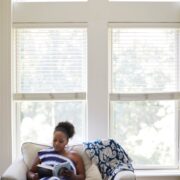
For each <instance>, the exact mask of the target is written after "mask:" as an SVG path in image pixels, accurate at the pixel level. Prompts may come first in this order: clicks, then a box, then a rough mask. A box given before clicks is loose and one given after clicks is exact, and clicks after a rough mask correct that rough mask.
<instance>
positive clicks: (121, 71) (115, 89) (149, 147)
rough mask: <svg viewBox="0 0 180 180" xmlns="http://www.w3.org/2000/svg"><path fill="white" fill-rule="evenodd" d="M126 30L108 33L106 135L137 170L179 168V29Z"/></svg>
mask: <svg viewBox="0 0 180 180" xmlns="http://www.w3.org/2000/svg"><path fill="white" fill-rule="evenodd" d="M130 26H132V25H131V24H130V25H129V27H128V26H126V27H116V26H113V25H112V27H111V29H110V35H111V36H110V37H111V88H110V135H111V137H113V138H115V139H116V140H117V141H119V142H120V143H121V144H123V146H124V147H126V148H127V149H128V152H129V153H130V155H131V157H132V158H133V160H134V164H135V165H136V167H141V168H142V167H143V168H145V167H148V168H161V167H163V168H165V167H171V168H172V167H177V166H178V151H177V150H178V148H177V147H178V139H177V136H178V126H177V121H178V114H179V112H178V110H179V108H178V107H179V104H178V103H179V102H178V99H179V96H180V94H179V90H180V89H179V85H180V84H179V83H180V81H179V77H180V76H179V70H180V69H179V62H180V59H179V45H180V44H179V43H180V42H179V38H180V33H179V29H177V28H173V27H172V28H163V27H153V26H152V27H146V28H145V27H144V28H142V27H130Z"/></svg>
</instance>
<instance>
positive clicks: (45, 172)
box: [37, 162, 71, 178]
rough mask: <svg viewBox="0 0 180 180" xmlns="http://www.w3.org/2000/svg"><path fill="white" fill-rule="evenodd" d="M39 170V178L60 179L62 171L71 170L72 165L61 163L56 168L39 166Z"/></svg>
mask: <svg viewBox="0 0 180 180" xmlns="http://www.w3.org/2000/svg"><path fill="white" fill-rule="evenodd" d="M37 170H38V174H39V178H42V177H52V176H57V177H60V175H61V173H62V171H64V170H71V165H70V163H69V162H63V163H59V164H56V165H55V166H49V165H45V164H38V165H37Z"/></svg>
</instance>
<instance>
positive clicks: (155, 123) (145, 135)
mask: <svg viewBox="0 0 180 180" xmlns="http://www.w3.org/2000/svg"><path fill="white" fill-rule="evenodd" d="M175 104H176V103H175V101H144V102H142V101H136V102H111V121H110V127H111V132H110V134H111V137H112V138H114V139H116V140H117V141H118V142H119V143H120V144H121V145H123V147H125V148H126V149H127V152H128V153H129V155H130V156H131V158H132V159H133V161H134V163H135V164H136V165H143V167H145V166H146V165H147V166H173V165H177V158H176V151H175V150H176V137H175V134H176V128H175V122H176V121H175V118H176V117H175Z"/></svg>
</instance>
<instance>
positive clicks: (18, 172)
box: [1, 158, 27, 180]
mask: <svg viewBox="0 0 180 180" xmlns="http://www.w3.org/2000/svg"><path fill="white" fill-rule="evenodd" d="M26 172H27V166H26V165H25V163H24V161H23V158H19V159H17V160H16V161H15V162H13V163H12V164H11V165H10V166H9V167H8V168H7V170H6V171H5V172H4V174H3V175H2V177H1V180H26Z"/></svg>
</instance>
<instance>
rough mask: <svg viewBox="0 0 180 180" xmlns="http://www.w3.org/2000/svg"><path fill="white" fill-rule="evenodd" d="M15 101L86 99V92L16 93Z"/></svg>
mask: <svg viewBox="0 0 180 180" xmlns="http://www.w3.org/2000/svg"><path fill="white" fill-rule="evenodd" d="M13 98H14V100H15V101H50V100H53V101H58V100H86V93H16V94H14V95H13Z"/></svg>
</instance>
